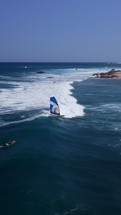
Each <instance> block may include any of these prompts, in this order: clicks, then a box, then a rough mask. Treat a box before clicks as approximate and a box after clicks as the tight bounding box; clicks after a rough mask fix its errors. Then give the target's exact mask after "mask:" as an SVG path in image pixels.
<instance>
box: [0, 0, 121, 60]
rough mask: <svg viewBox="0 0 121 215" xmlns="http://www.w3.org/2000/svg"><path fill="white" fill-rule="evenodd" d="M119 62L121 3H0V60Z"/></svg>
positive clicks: (42, 0) (118, 0)
mask: <svg viewBox="0 0 121 215" xmlns="http://www.w3.org/2000/svg"><path fill="white" fill-rule="evenodd" d="M84 61H93V62H94V61H106V62H107V61H109V62H111V61H113V62H121V0H0V62H84Z"/></svg>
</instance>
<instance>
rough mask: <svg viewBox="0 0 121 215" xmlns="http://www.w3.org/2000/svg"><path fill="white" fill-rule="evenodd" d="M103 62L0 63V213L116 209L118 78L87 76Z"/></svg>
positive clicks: (120, 195) (120, 175) (119, 183)
mask: <svg viewBox="0 0 121 215" xmlns="http://www.w3.org/2000/svg"><path fill="white" fill-rule="evenodd" d="M91 65H92V64H91ZM108 65H109V64H106V63H105V64H97V63H96V64H93V66H90V64H88V63H87V64H86V63H85V64H69V65H68V64H66V66H65V64H61V65H60V64H59V65H58V64H53V65H51V67H50V64H42V65H41V64H35V65H33V64H22V66H23V67H22V68H20V67H21V64H10V65H8V64H4V65H3V64H2V65H0V99H1V105H0V141H1V142H2V141H10V140H16V141H17V142H16V144H15V145H12V146H11V147H9V148H2V149H0V211H1V212H0V214H1V215H3V214H5V215H7V214H9V215H13V214H15V215H16V214H17V215H19V214H20V215H21V214H23V215H24V214H26V215H33V214H34V215H39V214H42V215H78V214H79V215H82V214H83V215H85V214H86V215H92V214H94V215H97V214H99V215H108V214H109V215H114V214H115V215H119V214H121V99H120V89H121V88H120V86H121V80H119V79H94V78H92V77H91V76H92V74H93V73H95V71H100V70H101V71H102V70H107V68H110V67H111V65H109V67H108ZM114 67H115V68H118V67H119V65H114V64H113V65H112V68H114ZM75 68H77V70H76V69H75ZM37 71H44V72H45V73H43V74H39V76H38V74H37V73H36V72H37ZM50 76H51V78H48V77H50ZM60 89H62V94H61V92H60ZM54 92H55V94H56V93H57V95H59V96H58V98H59V103H60V109H62V111H63V112H64V110H65V117H64V118H55V117H50V116H49V104H48V103H47V101H48V100H47V97H48V94H49V93H54ZM62 95H63V96H62ZM61 98H62V99H61ZM71 102H72V103H71ZM68 104H69V105H68ZM70 104H71V106H72V109H71V107H70ZM68 106H69V107H68ZM83 108H84V109H83ZM72 112H73V113H72ZM75 112H76V113H78V114H76V113H75Z"/></svg>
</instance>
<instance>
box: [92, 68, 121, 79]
mask: <svg viewBox="0 0 121 215" xmlns="http://www.w3.org/2000/svg"><path fill="white" fill-rule="evenodd" d="M93 76H94V77H96V78H121V70H115V69H111V70H110V71H108V72H104V73H95V74H93Z"/></svg>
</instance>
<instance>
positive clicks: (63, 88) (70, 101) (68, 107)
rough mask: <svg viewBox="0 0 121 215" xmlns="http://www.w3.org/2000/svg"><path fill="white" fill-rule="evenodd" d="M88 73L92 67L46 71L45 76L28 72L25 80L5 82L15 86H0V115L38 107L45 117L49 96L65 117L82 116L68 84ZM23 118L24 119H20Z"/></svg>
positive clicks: (82, 108) (80, 106)
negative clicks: (55, 72)
mask: <svg viewBox="0 0 121 215" xmlns="http://www.w3.org/2000/svg"><path fill="white" fill-rule="evenodd" d="M92 73H94V70H93V71H92V70H89V71H88V72H85V70H83V71H82V70H81V69H78V70H76V71H75V70H73V71H72V70H69V71H68V72H67V73H63V74H62V73H60V74H59V73H58V74H54V73H49V75H48V74H43V75H41V74H40V75H39V74H35V73H30V76H28V81H25V82H13V81H9V84H10V83H12V84H15V86H14V88H9V89H1V93H0V101H2V102H1V103H0V114H1V115H4V114H5V113H7V114H11V112H12V113H13V112H14V111H28V110H36V109H42V110H43V111H44V112H43V113H42V114H41V116H49V99H50V97H51V96H55V97H56V98H57V100H58V103H59V105H60V111H61V114H62V115H65V117H67V118H72V117H77V116H83V115H84V106H83V105H80V104H77V100H76V98H74V97H73V95H72V92H71V90H72V89H73V87H72V85H71V83H72V82H73V81H82V80H84V79H85V78H87V77H89V76H91V75H92ZM48 77H51V78H48ZM25 80H26V79H25ZM4 83H5V82H4ZM6 83H7V82H6ZM36 117H37V116H36ZM38 117H40V115H38ZM32 119H33V118H32ZM26 120H27V119H24V121H26ZM22 121H23V120H22Z"/></svg>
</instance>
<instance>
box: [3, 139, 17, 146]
mask: <svg viewBox="0 0 121 215" xmlns="http://www.w3.org/2000/svg"><path fill="white" fill-rule="evenodd" d="M15 143H16V141H15V140H13V141H10V142H8V143H6V142H2V144H1V145H2V146H3V147H8V146H11V145H13V144H15Z"/></svg>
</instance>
